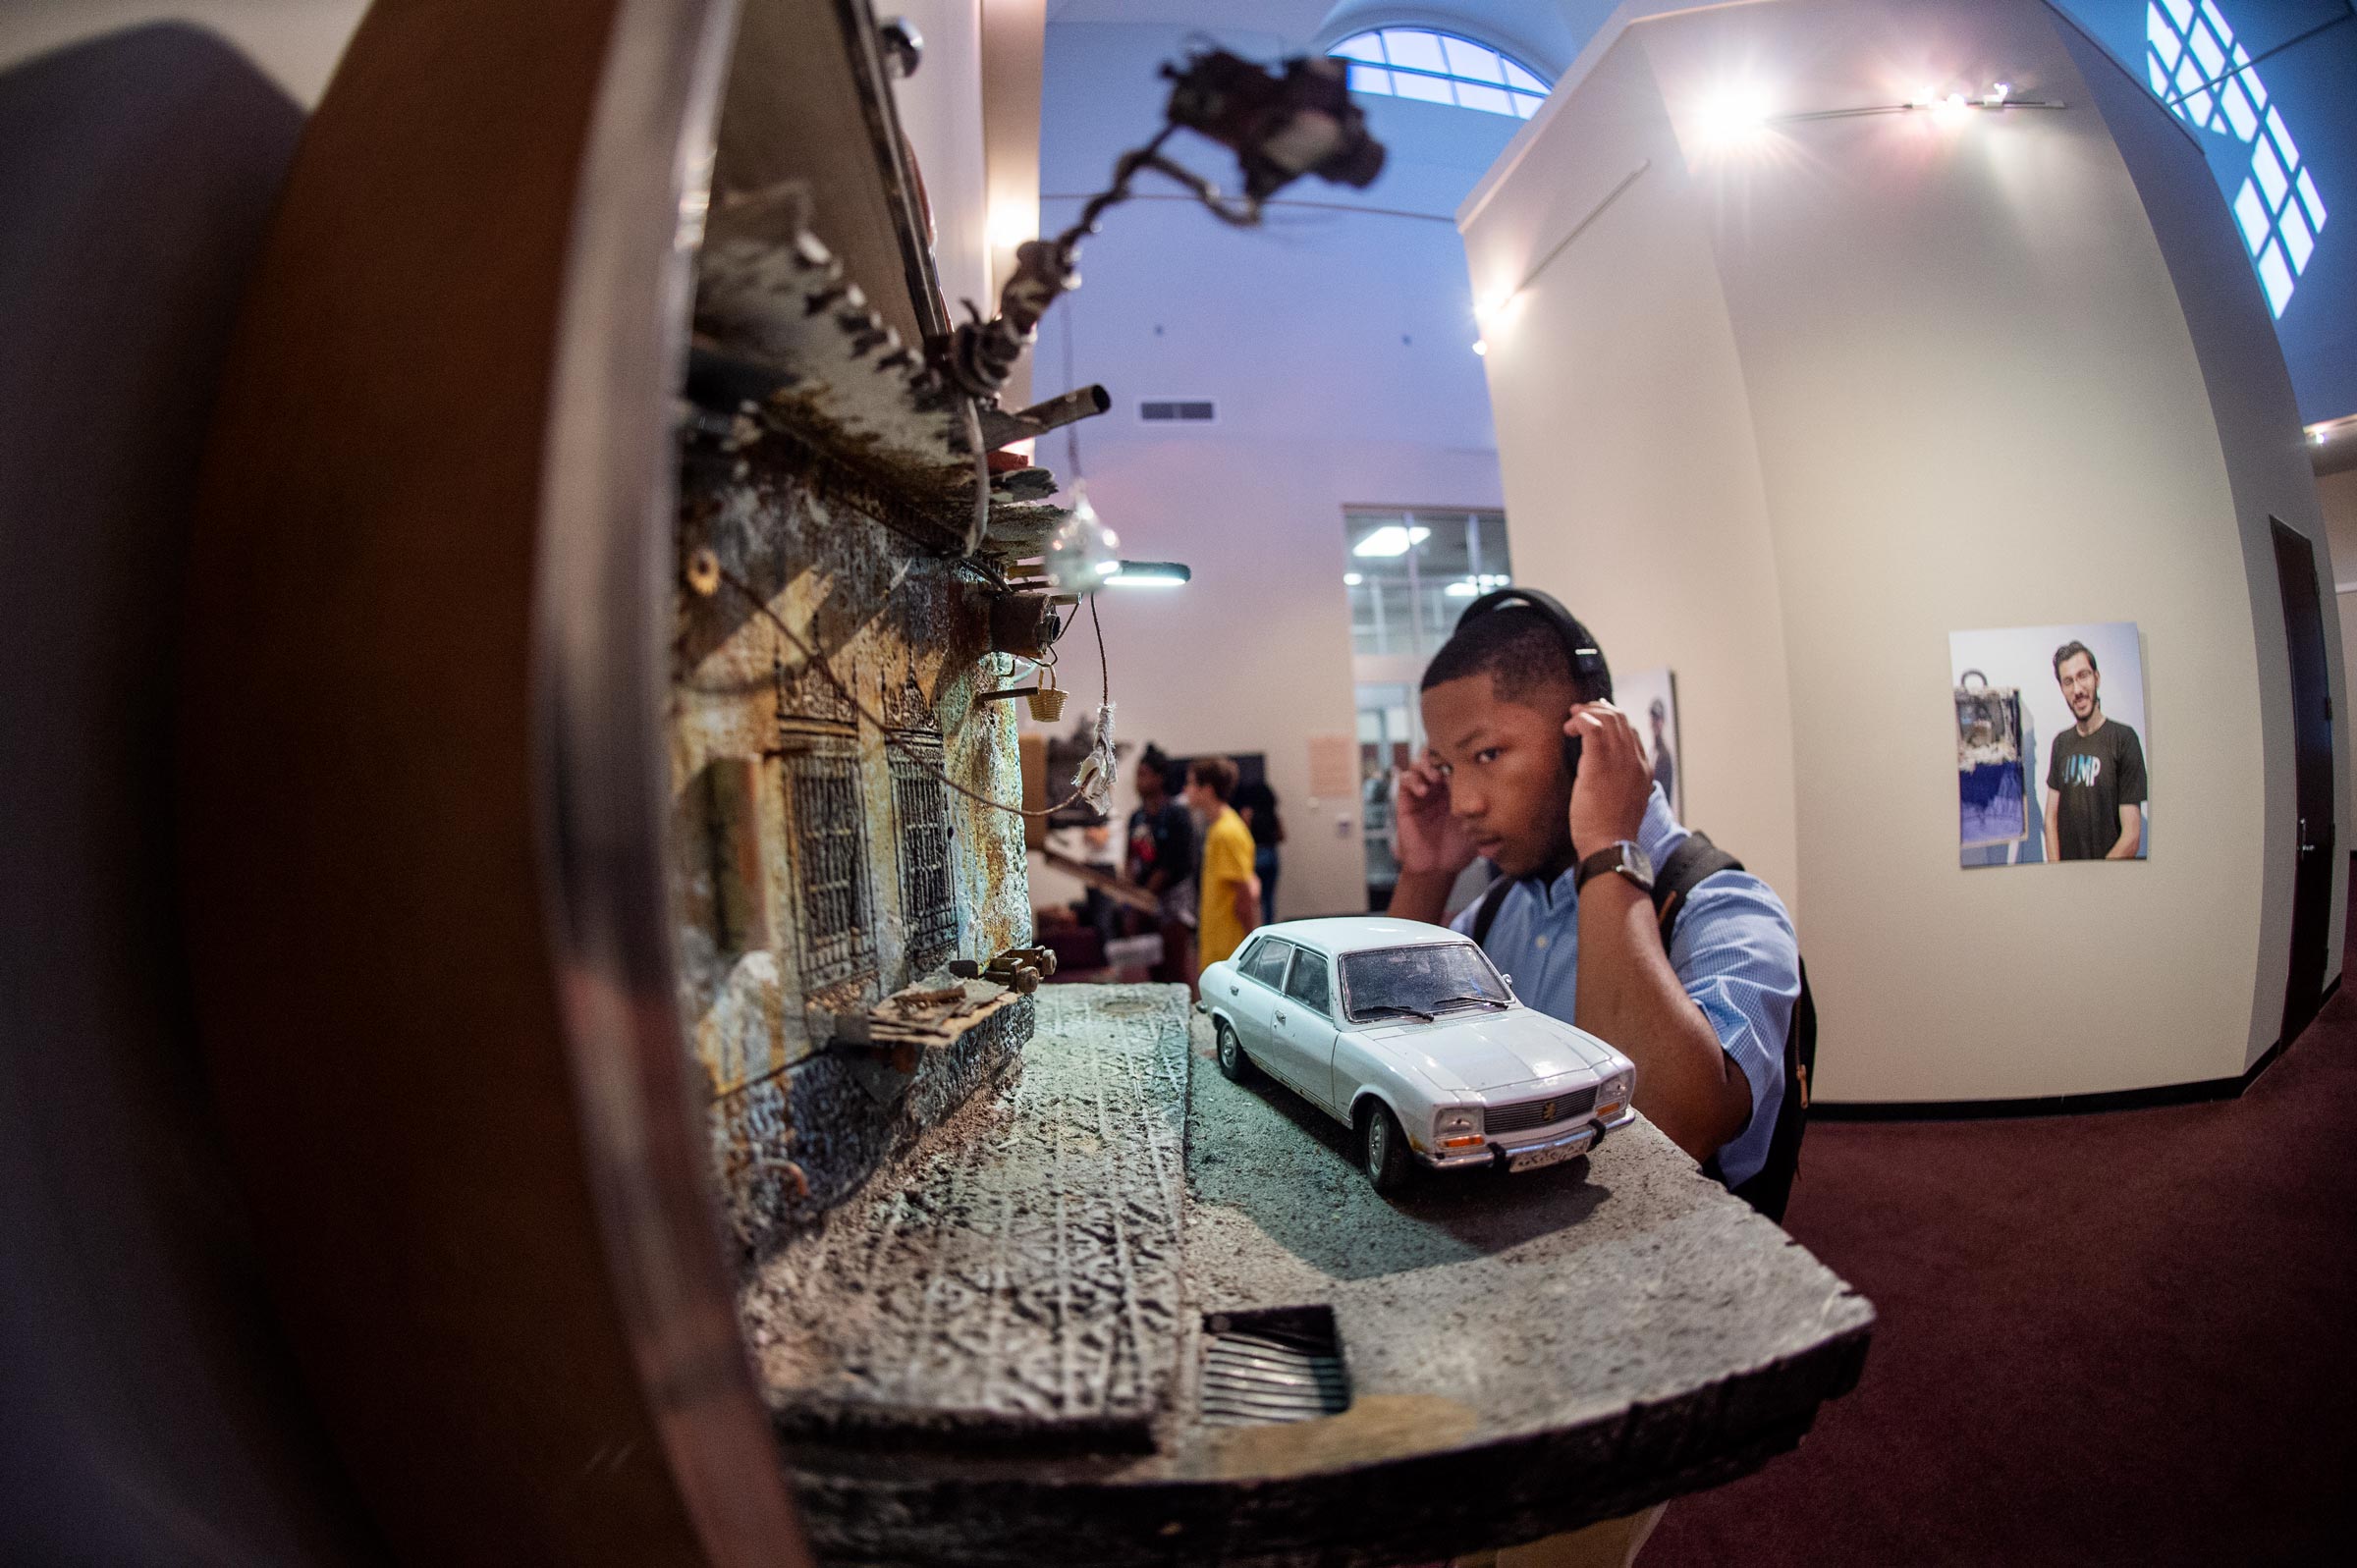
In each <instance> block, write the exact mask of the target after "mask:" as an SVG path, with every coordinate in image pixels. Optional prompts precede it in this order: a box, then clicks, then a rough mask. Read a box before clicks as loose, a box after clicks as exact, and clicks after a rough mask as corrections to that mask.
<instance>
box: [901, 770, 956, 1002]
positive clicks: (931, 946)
mask: <svg viewBox="0 0 2357 1568" xmlns="http://www.w3.org/2000/svg"><path fill="white" fill-rule="evenodd" d="M940 761H941V754H940V752H939V751H938V750H936V749H934V748H932V747H924V748H921V749H915V750H908V749H905V748H904V747H901V746H895V747H894V748H893V755H892V804H893V810H894V812H895V814H896V815H897V816H898V818H899V821H900V830H901V915H902V918H903V919H904V920H905V921H906V922H907V926H908V968H909V970H910V972H911V973H916V972H921V971H923V970H926V969H930V968H932V967H933V966H934V965H935V964H938V963H940V962H942V961H943V960H945V959H947V958H950V957H953V956H955V955H956V953H957V951H958V897H957V892H956V891H955V887H954V884H953V882H952V880H951V874H950V865H951V862H950V791H949V788H948V786H947V785H945V784H943V783H942V782H941V776H940V775H939V774H938V773H937V772H935V769H936V768H937V767H938V766H939V765H940ZM928 764H930V766H928Z"/></svg>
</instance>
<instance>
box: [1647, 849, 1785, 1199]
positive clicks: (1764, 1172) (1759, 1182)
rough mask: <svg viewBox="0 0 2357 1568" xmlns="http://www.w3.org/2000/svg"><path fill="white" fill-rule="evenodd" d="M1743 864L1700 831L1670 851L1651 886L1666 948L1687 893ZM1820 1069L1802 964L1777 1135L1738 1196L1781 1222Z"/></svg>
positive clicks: (1711, 1170)
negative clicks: (1765, 1158) (1811, 1091)
mask: <svg viewBox="0 0 2357 1568" xmlns="http://www.w3.org/2000/svg"><path fill="white" fill-rule="evenodd" d="M1742 869H1743V863H1742V862H1741V861H1739V860H1737V859H1736V858H1735V857H1734V856H1732V855H1730V854H1728V853H1727V851H1726V850H1724V849H1722V848H1720V847H1719V846H1718V845H1717V844H1715V843H1713V842H1711V841H1710V839H1708V838H1704V837H1703V836H1702V835H1701V834H1699V833H1693V834H1688V835H1687V836H1686V841H1685V842H1683V843H1681V844H1679V845H1678V846H1677V847H1676V848H1675V849H1673V850H1672V851H1671V853H1670V856H1669V858H1668V859H1666V860H1664V861H1663V862H1662V865H1661V867H1660V869H1659V871H1658V872H1657V873H1656V875H1655V878H1654V884H1653V907H1654V911H1655V915H1656V917H1657V918H1658V919H1659V920H1660V921H1661V927H1662V946H1663V948H1664V949H1665V950H1667V949H1668V948H1669V946H1670V938H1671V935H1672V933H1673V932H1675V931H1676V929H1677V917H1678V914H1679V913H1680V911H1682V910H1683V909H1684V908H1685V904H1686V895H1687V894H1688V893H1691V892H1693V891H1694V887H1695V885H1696V884H1697V883H1699V882H1701V881H1702V879H1703V878H1705V877H1709V876H1713V875H1716V874H1717V873H1719V872H1722V871H1740V870H1742ZM1816 1070H1817V999H1816V998H1815V997H1813V996H1811V995H1810V994H1809V967H1808V965H1807V964H1805V963H1804V964H1802V965H1801V966H1800V996H1799V997H1798V998H1797V999H1796V1000H1794V1001H1793V1003H1792V1020H1791V1022H1790V1023H1789V1024H1788V1025H1787V1026H1786V1027H1785V1030H1784V1098H1783V1102H1782V1103H1781V1105H1779V1106H1778V1107H1777V1108H1776V1122H1775V1128H1774V1131H1772V1132H1771V1133H1770V1134H1769V1136H1768V1161H1767V1163H1765V1164H1763V1165H1762V1166H1761V1167H1760V1169H1759V1173H1758V1174H1756V1175H1754V1176H1753V1177H1752V1178H1751V1179H1750V1180H1749V1181H1746V1182H1744V1183H1743V1184H1742V1185H1740V1186H1737V1187H1732V1188H1729V1189H1728V1190H1729V1191H1731V1192H1732V1193H1733V1194H1734V1195H1735V1196H1736V1197H1738V1198H1740V1199H1742V1200H1743V1201H1744V1202H1745V1203H1747V1204H1749V1205H1751V1206H1752V1207H1753V1208H1754V1209H1757V1210H1758V1211H1759V1212H1760V1213H1761V1214H1763V1215H1766V1216H1767V1217H1769V1218H1771V1219H1773V1220H1776V1221H1777V1222H1778V1223H1779V1224H1781V1223H1782V1222H1783V1217H1784V1207H1785V1205H1786V1204H1788V1203H1789V1202H1790V1201H1791V1198H1792V1178H1793V1177H1794V1176H1796V1175H1797V1174H1799V1171H1800V1140H1801V1135H1802V1134H1803V1133H1805V1132H1806V1131H1807V1130H1808V1115H1809V1076H1810V1074H1812V1073H1814V1072H1815V1071H1816ZM1703 1169H1704V1171H1705V1172H1707V1173H1708V1174H1709V1175H1710V1176H1711V1177H1712V1178H1713V1179H1714V1180H1721V1181H1724V1180H1725V1179H1726V1178H1725V1177H1724V1176H1722V1175H1721V1174H1720V1171H1719V1157H1718V1156H1717V1155H1713V1156H1712V1157H1711V1158H1710V1160H1709V1161H1707V1162H1705V1163H1704V1165H1703Z"/></svg>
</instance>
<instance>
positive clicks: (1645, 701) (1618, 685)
mask: <svg viewBox="0 0 2357 1568" xmlns="http://www.w3.org/2000/svg"><path fill="white" fill-rule="evenodd" d="M1613 702H1614V704H1615V705H1616V706H1617V707H1618V708H1619V710H1620V711H1621V712H1622V713H1624V714H1627V715H1628V721H1629V723H1631V724H1633V725H1635V726H1636V727H1637V734H1638V737H1639V738H1640V739H1642V740H1643V741H1644V742H1645V760H1646V761H1648V762H1650V763H1652V764H1653V782H1654V783H1655V784H1660V785H1661V786H1662V793H1663V794H1665V795H1667V796H1669V797H1670V815H1672V816H1673V817H1675V818H1676V819H1677V820H1678V821H1680V822H1683V821H1685V820H1686V802H1685V794H1684V789H1685V775H1684V773H1683V772H1682V771H1681V770H1682V769H1683V767H1684V765H1685V760H1686V756H1685V753H1684V752H1683V751H1681V750H1680V749H1678V738H1677V676H1674V675H1672V674H1671V672H1670V667H1669V666H1668V665H1662V666H1659V667H1658V668H1656V669H1652V670H1640V671H1638V672H1636V674H1634V675H1624V674H1621V673H1619V672H1617V671H1616V672H1615V673H1614V675H1613Z"/></svg>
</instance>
